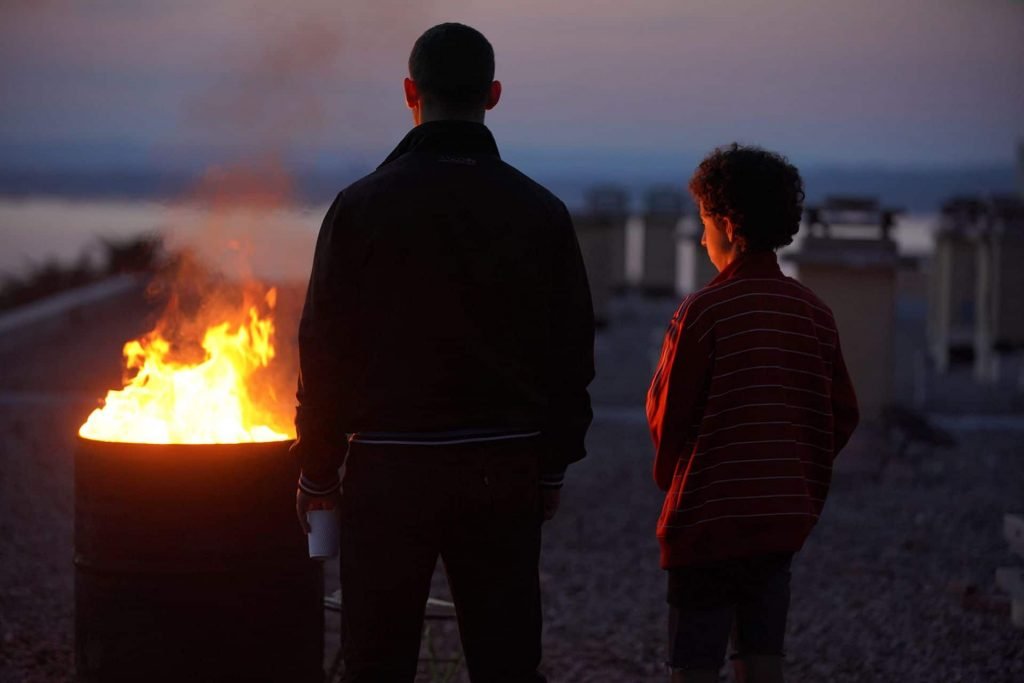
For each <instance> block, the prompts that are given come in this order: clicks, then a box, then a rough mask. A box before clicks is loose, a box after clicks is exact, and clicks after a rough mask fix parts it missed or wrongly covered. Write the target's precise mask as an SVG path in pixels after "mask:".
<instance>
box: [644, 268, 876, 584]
mask: <svg viewBox="0 0 1024 683" xmlns="http://www.w3.org/2000/svg"><path fill="white" fill-rule="evenodd" d="M647 420H648V423H649V424H650V427H651V434H652V436H653V437H654V447H655V459H654V480H655V482H657V484H658V486H659V487H660V488H661V489H662V490H663V491H667V492H668V494H667V495H666V497H665V503H664V505H663V507H662V512H661V516H660V518H659V519H658V538H659V540H660V542H661V564H662V566H663V567H666V568H667V567H679V566H686V565H699V564H706V563H710V562H715V561H718V560H725V559H730V558H736V557H747V556H753V555H760V554H764V553H772V552H795V551H797V550H799V549H800V547H801V546H802V545H803V543H804V540H805V539H806V538H807V535H808V534H809V533H810V530H811V528H812V527H813V526H814V523H815V522H816V521H817V519H818V516H819V515H820V514H821V511H822V507H823V506H824V503H825V496H826V494H827V493H828V488H829V482H830V480H831V475H832V461H833V459H834V458H835V456H836V454H837V453H839V451H840V449H841V448H842V447H843V446H845V445H846V442H847V440H848V439H849V438H850V434H851V433H852V432H853V430H854V427H856V425H857V420H858V412H857V399H856V396H855V395H854V391H853V386H852V384H851V382H850V377H849V374H848V373H847V371H846V365H845V363H844V362H843V356H842V353H841V352H840V347H839V335H838V333H837V332H836V324H835V320H834V319H833V317H832V312H831V311H830V310H829V308H828V306H826V305H825V304H824V303H822V302H821V300H820V299H818V297H816V296H815V295H814V293H813V292H811V291H810V290H809V289H807V288H806V287H804V286H803V285H801V284H799V283H798V282H796V281H795V280H793V279H792V278H789V277H786V276H784V275H783V274H782V272H781V271H780V270H779V265H778V261H777V259H776V256H775V253H774V252H763V253H754V254H748V255H745V256H742V257H741V258H739V259H737V260H736V261H734V262H733V263H732V264H730V265H729V266H728V267H727V268H726V269H725V270H723V271H722V272H721V273H719V275H718V276H717V277H716V278H715V279H714V280H712V281H711V282H710V283H709V284H708V285H707V286H706V287H704V288H703V289H701V290H700V291H698V292H696V293H694V294H691V295H690V296H688V297H687V298H686V299H684V300H683V302H682V304H681V305H680V306H679V309H678V310H677V311H676V314H675V315H674V316H673V318H672V322H671V323H670V324H669V327H668V331H667V333H666V335H665V342H664V344H663V346H662V350H661V360H660V362H659V364H658V370H657V372H656V373H655V375H654V380H653V381H652V382H651V387H650V390H649V391H648V394H647Z"/></svg>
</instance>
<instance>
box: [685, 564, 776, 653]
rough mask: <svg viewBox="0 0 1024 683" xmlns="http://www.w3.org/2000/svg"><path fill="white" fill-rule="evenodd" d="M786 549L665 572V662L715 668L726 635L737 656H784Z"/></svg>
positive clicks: (725, 642) (723, 648)
mask: <svg viewBox="0 0 1024 683" xmlns="http://www.w3.org/2000/svg"><path fill="white" fill-rule="evenodd" d="M792 561H793V555H792V554H791V553H783V554H777V555H763V556H759V557H749V558H742V559H736V560H728V561H725V562H717V563H715V564H712V565H707V566H700V567H680V568H677V569H670V570H669V572H668V602H669V606H670V607H669V666H670V667H672V668H673V669H683V670H686V669H718V668H719V667H721V666H722V660H723V659H724V658H725V650H726V647H727V646H728V643H729V636H730V633H732V634H733V635H734V642H735V645H736V650H737V654H738V655H739V656H740V657H745V656H750V655H778V656H782V654H783V643H784V640H785V635H786V618H787V616H788V613H789V578H790V574H789V567H790V564H791V563H792Z"/></svg>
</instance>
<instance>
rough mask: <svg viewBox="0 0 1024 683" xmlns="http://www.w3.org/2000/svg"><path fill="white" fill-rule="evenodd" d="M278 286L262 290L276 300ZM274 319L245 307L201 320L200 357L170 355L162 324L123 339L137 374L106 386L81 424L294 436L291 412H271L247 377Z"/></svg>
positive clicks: (145, 437) (206, 434)
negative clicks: (219, 318)
mask: <svg viewBox="0 0 1024 683" xmlns="http://www.w3.org/2000/svg"><path fill="white" fill-rule="evenodd" d="M276 296H277V292H276V290H275V289H270V290H269V291H268V292H267V296H266V304H267V306H268V307H269V308H270V309H273V308H274V305H275V303H276ZM273 341H274V322H273V319H272V318H271V316H270V314H267V315H266V316H261V315H260V312H259V307H258V306H255V305H253V306H250V307H248V310H247V313H246V316H245V319H243V320H242V321H241V322H239V323H236V324H234V325H233V324H232V322H231V321H230V320H225V321H223V322H220V323H217V324H214V325H211V326H209V327H207V328H206V331H205V333H204V335H203V339H202V342H201V343H202V349H203V354H202V358H200V359H197V360H196V362H187V361H183V360H181V359H179V358H175V357H174V356H173V354H172V344H171V342H170V341H168V339H167V338H166V337H165V335H164V334H163V333H162V332H161V331H160V328H157V330H154V331H153V332H151V333H150V334H148V335H146V336H144V337H142V338H140V339H135V340H132V341H130V342H128V343H127V344H125V346H124V357H125V362H126V365H127V367H128V368H129V369H130V370H135V371H136V374H135V376H134V377H133V378H132V379H131V380H129V381H128V382H127V384H126V386H125V387H124V388H123V389H121V390H119V391H110V392H108V393H107V397H106V400H105V402H104V406H103V407H102V408H98V409H96V410H94V411H93V413H92V414H91V415H90V416H89V419H88V420H86V422H85V424H83V425H82V428H81V429H80V430H79V432H78V433H79V434H80V435H81V436H83V437H85V438H88V439H95V440H101V441H122V442H131V443H239V442H252V441H281V440H285V439H289V438H293V435H294V431H293V427H292V426H291V425H290V424H289V421H288V420H285V419H281V418H280V417H275V416H274V415H272V414H270V413H268V411H267V410H265V409H264V408H263V407H262V405H263V404H264V403H265V402H264V401H263V400H261V397H260V396H257V395H255V394H256V393H257V392H254V391H252V390H251V387H250V385H255V384H256V383H255V382H252V381H251V380H252V379H253V376H254V373H257V372H258V371H259V370H260V369H261V368H266V367H267V366H268V364H269V363H270V361H271V360H272V359H273V358H274V354H275V351H274V343H273Z"/></svg>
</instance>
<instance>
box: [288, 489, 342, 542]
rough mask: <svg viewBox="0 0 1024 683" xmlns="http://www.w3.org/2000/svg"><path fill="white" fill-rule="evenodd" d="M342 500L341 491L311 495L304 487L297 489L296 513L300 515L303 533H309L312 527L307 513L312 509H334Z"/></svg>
mask: <svg viewBox="0 0 1024 683" xmlns="http://www.w3.org/2000/svg"><path fill="white" fill-rule="evenodd" d="M340 500H341V494H340V493H332V494H331V495H329V496H311V495H309V494H308V493H306V492H305V491H303V490H302V489H295V514H297V515H298V516H299V526H301V527H302V531H303V533H306V534H308V533H309V532H310V531H311V529H310V526H309V520H308V519H306V513H307V512H309V511H310V510H333V509H334V508H335V507H336V506H337V505H338V502H339V501H340Z"/></svg>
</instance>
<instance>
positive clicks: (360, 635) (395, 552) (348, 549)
mask: <svg viewBox="0 0 1024 683" xmlns="http://www.w3.org/2000/svg"><path fill="white" fill-rule="evenodd" d="M538 482H539V478H538V450H537V443H536V440H534V439H524V440H520V439H516V440H509V441H501V442H495V443H491V444H472V445H470V444H464V445H458V446H387V445H369V444H352V449H351V452H350V453H349V457H348V461H347V465H346V471H345V478H344V483H343V494H342V503H341V591H342V634H343V635H342V650H343V652H344V658H345V677H344V680H345V681H349V682H351V683H362V682H363V681H372V682H373V683H390V682H392V681H395V682H398V681H402V682H403V683H407V682H409V681H412V680H413V678H414V676H415V673H416V666H417V658H418V653H419V648H420V635H421V633H422V630H423V614H424V608H425V604H426V600H427V597H428V593H429V590H430V578H431V575H432V574H433V571H434V566H435V564H436V563H437V558H438V556H439V555H440V557H441V559H442V561H443V562H444V566H445V571H446V573H447V575H448V583H449V586H450V587H451V591H452V598H453V600H454V602H455V609H456V613H457V615H458V622H459V634H460V636H461V638H462V648H463V652H464V653H465V657H466V666H467V668H468V670H469V675H470V679H471V680H472V681H473V682H474V683H492V682H495V683H497V682H503V683H504V682H506V681H507V682H509V683H512V682H515V683H518V682H520V681H523V682H526V681H529V682H531V683H534V682H541V683H543V681H544V680H545V679H544V677H543V676H541V675H540V674H538V673H537V666H538V665H539V664H540V658H541V610H540V583H539V577H538V571H537V563H538V560H539V558H540V525H541V504H540V492H539V488H538Z"/></svg>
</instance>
